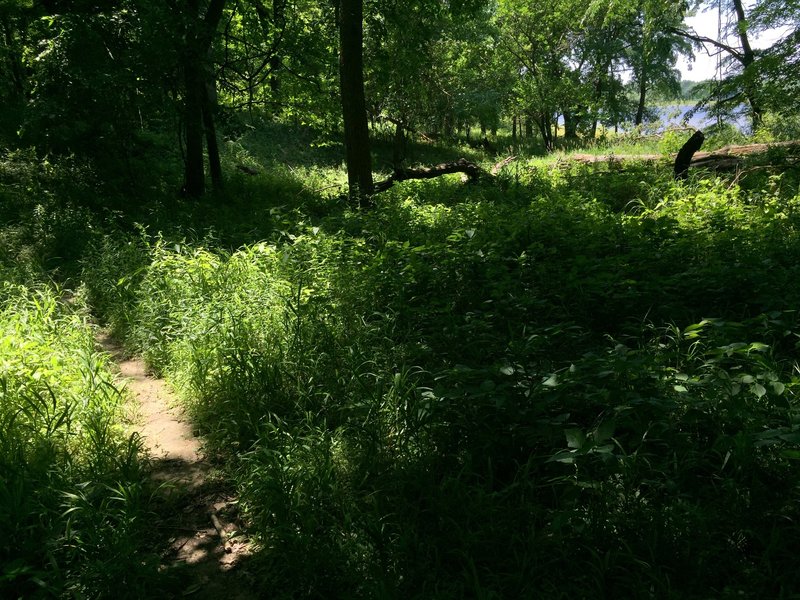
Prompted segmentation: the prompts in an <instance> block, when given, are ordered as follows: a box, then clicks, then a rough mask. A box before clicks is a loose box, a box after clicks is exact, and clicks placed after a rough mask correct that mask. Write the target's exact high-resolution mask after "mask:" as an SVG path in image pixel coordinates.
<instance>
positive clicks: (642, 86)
mask: <svg viewBox="0 0 800 600" xmlns="http://www.w3.org/2000/svg"><path fill="white" fill-rule="evenodd" d="M646 99H647V77H646V76H645V70H644V65H642V72H641V73H640V74H639V104H638V105H637V106H636V119H635V120H634V122H633V124H634V125H641V124H642V121H643V120H644V107H645V101H646Z"/></svg>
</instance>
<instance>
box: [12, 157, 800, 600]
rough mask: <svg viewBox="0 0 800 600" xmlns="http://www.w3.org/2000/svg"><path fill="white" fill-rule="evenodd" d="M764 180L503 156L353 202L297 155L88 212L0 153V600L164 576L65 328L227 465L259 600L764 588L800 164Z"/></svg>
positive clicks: (787, 391) (138, 494)
mask: <svg viewBox="0 0 800 600" xmlns="http://www.w3.org/2000/svg"><path fill="white" fill-rule="evenodd" d="M242 143H244V142H242ZM228 148H229V152H228V155H227V156H226V157H224V160H228V161H234V160H236V161H238V160H241V159H243V158H247V159H248V160H251V161H258V158H257V157H258V155H257V154H250V153H247V151H246V150H244V146H243V145H238V146H233V145H232V146H229V147H228ZM321 152H322V153H323V154H322V155H323V156H324V153H325V152H327V151H326V150H324V149H322V150H321ZM781 152H782V151H780V150H776V151H775V153H776V155H775V156H771V157H770V160H771V161H772V162H773V163H774V162H775V161H780V160H785V159H787V158H788V159H789V160H791V159H792V157H782V156H780V153H781ZM243 153H244V154H243ZM784 153H785V152H784ZM476 156H477V157H479V155H476ZM248 157H249V158H248ZM487 158H488V157H487ZM262 160H264V163H258V162H256V163H254V164H269V162H268V161H269V159H268V158H266V157H265V158H263V159H262ZM753 160H755V159H753ZM758 166H759V165H758V164H756V163H752V162H751V163H749V174H746V175H745V176H740V177H737V179H736V180H735V181H734V180H732V179H731V178H727V177H716V176H713V175H711V174H703V173H695V174H693V175H692V176H691V177H690V179H689V180H688V181H687V182H679V183H675V182H673V181H672V180H671V174H670V170H669V167H668V165H666V164H665V165H658V164H648V163H642V164H639V165H636V164H632V165H626V168H625V169H624V170H619V169H618V168H617V167H615V166H614V165H613V164H612V165H610V166H608V165H601V166H598V165H592V166H585V165H573V166H570V167H568V168H566V169H564V168H553V167H554V165H553V164H552V163H551V164H549V165H548V164H544V163H540V162H528V161H524V160H523V161H517V162H516V163H512V164H511V165H509V166H508V167H506V169H505V170H504V171H502V172H501V173H500V175H499V176H498V178H497V180H496V181H492V180H489V181H487V182H484V183H478V184H463V183H461V181H460V180H459V178H458V177H457V176H448V177H444V178H440V179H438V180H432V181H426V182H405V183H402V184H398V185H397V186H395V188H393V189H392V190H390V191H388V192H386V193H384V194H382V195H381V196H380V202H379V203H378V206H376V208H375V209H374V210H372V211H370V212H367V213H362V212H356V211H353V210H352V209H350V208H348V207H347V206H346V205H345V204H344V203H342V202H341V201H340V200H339V199H338V197H337V196H336V194H335V192H336V190H335V189H334V190H325V191H322V192H320V191H318V190H319V189H320V188H324V187H326V186H327V185H330V181H331V177H334V178H335V177H341V173H340V172H339V175H336V174H335V172H334V171H332V170H331V169H330V167H327V168H326V167H322V168H320V167H317V166H314V164H313V154H309V161H308V166H307V167H304V168H303V170H302V171H294V174H293V171H292V170H289V169H287V170H285V171H280V170H278V169H269V170H265V171H263V172H261V173H260V174H258V175H255V176H251V175H246V174H241V175H238V176H236V177H234V178H232V179H231V181H230V184H229V186H228V189H227V192H226V195H225V196H222V197H217V198H216V202H215V203H214V204H211V203H210V202H206V203H197V202H187V201H184V200H181V199H178V198H174V197H171V196H169V197H164V196H158V195H156V196H151V197H150V198H145V197H141V198H140V199H139V200H138V201H137V202H131V203H130V206H129V207H128V208H127V210H125V211H119V212H113V211H109V210H108V209H104V208H100V207H101V205H102V203H101V202H100V201H99V198H100V196H99V194H102V190H103V189H108V188H106V184H103V186H101V185H100V184H98V182H97V181H96V180H95V179H94V178H93V176H92V174H91V170H90V169H89V168H88V167H78V166H77V165H75V164H73V163H69V162H58V163H55V164H49V163H42V162H40V161H38V159H35V157H33V156H30V155H26V154H24V153H21V154H16V155H10V156H7V157H6V159H5V161H4V163H3V177H4V183H5V186H4V188H3V194H4V200H5V201H4V203H3V210H4V211H5V212H4V215H5V217H4V223H5V225H4V226H3V229H2V238H3V240H4V245H3V255H2V256H3V260H2V265H3V267H2V268H3V273H4V274H5V277H6V279H7V280H8V281H16V282H17V284H11V283H9V284H7V285H6V288H5V291H4V292H3V298H4V300H3V302H4V304H3V306H4V307H5V308H4V309H3V312H2V319H0V322H2V324H3V337H2V344H3V353H2V360H3V365H4V366H3V375H2V376H3V388H2V390H3V402H2V412H1V413H0V414H1V415H2V418H3V419H4V421H3V422H4V426H3V432H4V434H3V438H2V445H0V449H2V455H0V456H2V460H3V461H4V462H3V464H4V465H5V466H4V468H3V470H2V473H3V478H2V486H3V487H2V490H3V496H2V502H0V506H2V511H0V518H2V519H3V523H4V527H5V529H6V530H7V531H10V532H11V534H10V536H9V538H8V539H9V545H7V546H4V550H3V552H4V560H3V563H4V565H5V566H4V571H3V580H2V581H3V584H2V585H4V586H5V588H3V589H5V590H9V591H11V590H13V591H14V592H15V593H22V594H35V593H42V594H48V595H53V594H55V595H71V594H74V593H76V592H75V590H84V592H81V593H86V594H88V595H101V596H102V595H104V594H105V592H104V590H110V589H112V587H111V586H114V585H117V584H118V582H119V581H120V580H121V578H122V577H126V578H136V581H138V583H137V584H133V583H132V584H131V586H132V587H129V588H128V589H127V590H126V592H124V594H125V593H128V592H129V596H130V597H137V595H141V594H142V593H146V592H145V590H158V589H165V587H163V586H165V585H166V584H165V583H164V582H163V581H161V580H160V579H159V575H158V572H157V570H156V568H155V567H156V565H157V562H158V561H157V559H156V558H154V557H155V555H154V554H153V553H152V552H153V549H152V548H148V543H150V542H151V541H152V540H148V539H147V538H146V537H143V536H141V529H140V527H141V525H142V515H143V514H145V513H146V512H147V511H148V510H152V505H151V504H150V503H149V501H148V500H147V498H148V495H147V492H146V490H147V484H145V483H143V480H142V471H141V466H140V460H139V459H138V458H137V456H138V452H137V451H138V443H137V441H136V439H135V438H131V439H127V438H126V437H125V435H124V434H123V432H122V430H121V428H120V426H119V425H117V424H115V423H118V422H119V416H118V415H119V413H118V408H115V407H118V406H119V400H120V396H119V392H118V391H117V388H116V387H114V384H113V383H112V382H113V380H112V379H111V378H110V376H109V375H108V374H107V370H106V369H107V367H106V359H105V358H103V356H102V355H100V354H98V353H97V352H96V351H95V350H94V347H93V345H92V338H91V328H90V326H89V322H88V320H87V319H88V313H87V312H86V311H87V310H88V309H91V310H93V311H94V312H95V314H96V315H97V317H98V318H99V319H100V320H101V321H102V322H104V323H107V324H108V325H109V326H110V327H111V329H112V330H113V331H114V332H115V334H116V335H117V336H119V337H120V338H122V339H124V340H125V342H126V344H127V345H128V347H129V348H130V349H131V350H132V351H135V352H137V353H141V354H142V355H143V356H144V357H145V358H146V359H147V361H148V363H149V364H150V365H151V367H152V368H153V369H154V370H155V371H157V372H161V373H164V374H166V375H167V377H168V378H169V379H170V380H171V381H172V382H173V383H174V384H175V385H176V386H177V387H178V388H179V389H180V390H181V392H182V395H183V397H184V398H185V400H186V402H187V405H188V406H189V407H190V408H191V411H192V414H193V415H194V417H195V419H196V420H197V423H198V424H199V426H200V427H201V428H202V431H203V433H204V434H205V435H206V436H207V439H208V441H209V444H210V448H211V449H212V450H213V453H214V454H215V455H217V456H218V457H219V458H220V460H222V461H223V463H224V464H226V465H227V466H226V472H227V473H229V474H230V477H232V478H233V479H234V480H235V482H236V486H237V489H238V491H239V494H240V502H241V506H242V508H243V509H244V511H245V513H246V515H247V518H248V523H249V531H250V533H251V534H252V535H255V536H256V539H257V540H258V542H259V547H258V551H257V552H256V555H255V556H254V557H253V559H252V561H250V563H249V566H248V568H249V569H253V570H254V572H256V573H257V575H256V576H257V578H258V580H259V582H260V583H259V585H260V589H261V590H263V593H265V594H268V595H271V596H277V597H309V596H325V597H337V596H354V597H395V596H397V597H430V596H443V597H460V596H478V595H482V596H532V595H544V596H548V597H561V596H567V595H573V596H574V595H576V594H577V595H579V596H587V595H590V594H592V595H600V596H603V595H614V596H626V597H644V596H650V595H656V596H667V597H698V598H700V597H708V595H709V594H711V595H715V596H726V595H731V596H732V595H737V594H742V593H743V594H745V595H746V596H752V597H755V596H762V597H763V595H765V594H766V595H769V596H789V595H791V594H792V593H794V592H796V590H797V589H798V582H797V581H796V575H795V570H794V569H793V568H792V565H793V561H794V556H795V555H796V552H797V548H796V540H797V539H798V535H797V534H798V532H797V531H796V530H795V523H796V521H797V518H798V515H797V514H796V513H797V506H798V503H797V500H798V498H797V489H798V487H797V486H798V480H797V477H796V471H797V466H796V461H797V459H798V457H800V445H799V444H798V443H799V442H800V430H798V427H799V425H798V422H799V421H798V410H797V401H796V393H797V392H796V390H797V385H798V384H797V381H798V373H797V362H796V361H797V339H798V333H800V329H798V323H797V318H798V316H797V313H796V307H797V306H798V301H799V300H800V297H798V296H799V295H800V287H798V284H797V281H800V277H798V276H799V275H800V273H798V264H800V261H798V258H800V256H799V254H800V239H798V226H799V225H800V212H798V210H799V209H800V196H798V178H799V177H800V174H799V173H798V172H797V169H796V168H792V167H788V166H787V167H784V168H783V169H781V170H780V172H779V171H776V170H775V169H767V168H757V167H758ZM298 168H299V167H298ZM746 170H747V169H746ZM78 173H82V174H83V175H82V176H80V177H78V176H76V174H78ZM314 173H316V175H315V174H314ZM154 185H156V187H157V185H158V184H157V182H155V183H154ZM330 192H333V193H330ZM92 197H94V198H97V200H96V201H93V200H92ZM78 199H80V202H78ZM51 277H54V278H56V279H61V280H66V281H68V282H71V283H69V285H70V287H71V288H73V289H75V290H78V293H77V294H74V293H71V294H69V295H68V298H70V300H69V301H68V302H67V301H65V299H64V297H62V295H61V293H60V292H58V291H55V292H54V291H49V290H50V285H48V284H44V285H43V284H41V283H39V284H35V282H37V281H39V282H41V281H43V279H45V278H51ZM79 283H80V285H79ZM19 284H26V285H34V284H35V287H33V288H28V287H24V286H23V287H20V285H19ZM29 290H33V291H29ZM37 290H38V291H37ZM60 298H61V299H60ZM115 415H116V416H115ZM30 498H35V501H33V502H31V501H30V500H29V499H30ZM135 550H138V552H140V553H141V554H140V556H143V557H145V558H144V560H143V561H140V562H138V563H137V565H138V566H137V567H136V570H135V571H130V569H131V566H132V565H131V562H130V560H129V559H128V558H127V557H129V556H131V555H132V554H133V552H134V551H135ZM148 556H149V557H152V558H147V557H148ZM128 580H129V579H125V581H128ZM131 581H132V580H131ZM136 585H138V586H139V587H135V586H136ZM118 593H119V592H118V591H115V594H118Z"/></svg>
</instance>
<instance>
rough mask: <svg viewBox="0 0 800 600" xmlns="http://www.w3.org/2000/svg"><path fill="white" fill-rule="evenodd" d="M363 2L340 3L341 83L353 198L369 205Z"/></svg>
mask: <svg viewBox="0 0 800 600" xmlns="http://www.w3.org/2000/svg"><path fill="white" fill-rule="evenodd" d="M363 15H364V5H363V0H340V10H339V81H340V88H341V94H342V117H343V118H344V145H345V153H346V160H347V182H348V184H349V188H350V198H351V199H352V200H355V201H358V202H359V203H360V202H366V201H368V200H367V199H368V198H369V196H370V195H371V194H372V191H373V190H372V186H373V184H372V156H371V155H370V147H369V126H368V124H367V105H366V101H365V98H364V57H363V35H364V31H363V18H364V16H363Z"/></svg>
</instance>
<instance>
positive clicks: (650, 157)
mask: <svg viewBox="0 0 800 600" xmlns="http://www.w3.org/2000/svg"><path fill="white" fill-rule="evenodd" d="M793 147H796V148H798V149H800V140H798V141H791V142H773V143H771V144H744V145H740V146H734V145H731V146H725V147H723V148H720V149H719V150H714V151H713V152H696V153H695V154H694V156H693V157H692V160H691V163H690V166H692V167H712V168H722V169H724V168H729V167H734V166H737V165H738V164H739V163H740V162H741V160H742V158H743V157H746V156H751V155H754V154H763V153H765V152H767V151H768V150H770V149H771V148H793ZM676 156H677V155H676V154H670V155H663V154H605V155H597V154H570V155H568V156H564V158H563V159H560V161H559V162H560V164H561V165H568V164H569V163H570V162H578V163H583V164H595V163H608V162H626V161H655V162H658V161H662V160H663V161H666V160H671V161H674V160H675V158H676Z"/></svg>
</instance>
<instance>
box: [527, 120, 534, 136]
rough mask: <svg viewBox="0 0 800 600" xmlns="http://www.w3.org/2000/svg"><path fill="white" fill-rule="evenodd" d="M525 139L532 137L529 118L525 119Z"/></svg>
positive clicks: (531, 121) (531, 125) (531, 122)
mask: <svg viewBox="0 0 800 600" xmlns="http://www.w3.org/2000/svg"><path fill="white" fill-rule="evenodd" d="M525 137H526V138H532V137H533V119H531V118H530V117H525Z"/></svg>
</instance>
